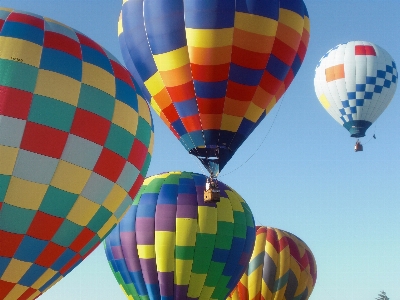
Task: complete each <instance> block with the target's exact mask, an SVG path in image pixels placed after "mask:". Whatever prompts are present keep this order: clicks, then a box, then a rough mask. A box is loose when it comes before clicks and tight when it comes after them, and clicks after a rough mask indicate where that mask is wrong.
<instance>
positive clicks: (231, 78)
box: [119, 0, 309, 177]
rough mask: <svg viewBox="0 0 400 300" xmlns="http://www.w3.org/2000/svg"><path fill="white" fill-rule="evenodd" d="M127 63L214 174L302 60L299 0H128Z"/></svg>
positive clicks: (304, 28) (304, 32) (304, 19)
mask: <svg viewBox="0 0 400 300" xmlns="http://www.w3.org/2000/svg"><path fill="white" fill-rule="evenodd" d="M121 19H122V20H121V22H120V26H119V32H120V45H121V49H122V54H123V57H124V61H125V63H126V65H127V68H128V69H129V70H130V72H131V73H132V74H133V75H134V76H135V75H137V76H138V77H137V80H138V84H139V86H140V87H141V89H142V91H143V94H144V96H145V99H147V100H148V101H149V102H150V103H151V106H152V107H153V108H154V110H155V111H156V112H157V114H158V115H159V116H160V117H161V119H162V120H163V121H164V123H165V124H166V125H167V126H168V127H169V128H170V129H171V131H172V132H173V133H174V135H175V136H176V137H177V138H178V139H179V141H180V142H181V143H182V145H183V146H184V147H185V148H186V150H187V151H188V152H189V153H190V154H193V155H194V156H196V157H197V158H198V159H199V160H200V161H201V162H202V163H203V165H204V167H205V168H206V169H207V170H208V171H209V173H210V174H211V176H212V177H216V176H217V175H218V174H219V172H220V171H221V170H222V169H223V168H224V166H225V165H226V163H227V162H228V161H229V160H230V159H231V157H232V156H233V155H234V153H235V152H236V150H237V149H238V148H239V147H240V146H241V144H242V143H243V142H244V141H245V140H246V138H247V137H248V135H249V134H250V133H251V132H252V131H253V130H254V128H255V127H256V126H257V125H258V124H259V121H261V119H262V118H263V117H264V116H265V112H266V111H267V112H268V111H269V110H270V109H271V108H272V107H273V106H274V105H275V103H276V101H277V100H278V99H279V97H280V96H282V94H283V93H284V91H285V90H286V89H287V88H288V86H289V84H290V82H291V81H292V79H293V77H294V76H295V74H296V73H297V71H298V69H299V67H300V65H301V64H302V62H303V59H304V56H305V53H306V49H307V45H308V39H309V19H308V13H307V10H306V7H305V5H304V3H303V1H302V0H279V1H270V0H216V1H199V0H197V1H195V0H193V1H184V0H158V1H154V0H151V1H149V0H125V1H124V4H123V7H122V17H121Z"/></svg>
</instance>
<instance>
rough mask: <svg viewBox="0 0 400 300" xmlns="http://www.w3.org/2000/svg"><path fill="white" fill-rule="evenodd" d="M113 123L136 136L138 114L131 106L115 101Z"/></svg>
mask: <svg viewBox="0 0 400 300" xmlns="http://www.w3.org/2000/svg"><path fill="white" fill-rule="evenodd" d="M112 122H113V123H114V124H116V125H118V126H120V127H122V128H124V129H125V130H127V131H128V132H129V133H131V134H133V135H136V130H137V126H138V113H137V111H135V110H134V109H133V108H132V107H130V106H129V105H127V104H125V103H123V102H121V101H119V100H117V101H115V108H114V115H113V118H112Z"/></svg>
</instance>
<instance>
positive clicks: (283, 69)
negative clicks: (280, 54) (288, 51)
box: [265, 54, 290, 81]
mask: <svg viewBox="0 0 400 300" xmlns="http://www.w3.org/2000/svg"><path fill="white" fill-rule="evenodd" d="M265 69H266V70H267V71H268V72H269V73H271V75H272V76H274V77H275V78H277V79H279V80H280V81H283V80H284V79H285V77H286V74H287V73H288V72H289V69H290V66H288V65H287V64H285V63H284V62H283V61H281V60H280V59H279V58H277V57H276V56H275V55H273V54H271V56H270V58H269V60H268V64H267V67H266V68H265Z"/></svg>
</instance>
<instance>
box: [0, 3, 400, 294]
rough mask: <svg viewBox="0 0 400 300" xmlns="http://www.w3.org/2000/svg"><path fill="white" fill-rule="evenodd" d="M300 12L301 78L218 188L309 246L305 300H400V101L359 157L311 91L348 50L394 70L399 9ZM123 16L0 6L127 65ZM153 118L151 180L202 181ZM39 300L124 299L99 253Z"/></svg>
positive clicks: (99, 9) (110, 6) (88, 9)
mask: <svg viewBox="0 0 400 300" xmlns="http://www.w3.org/2000/svg"><path fill="white" fill-rule="evenodd" d="M304 1H305V3H306V6H307V8H308V11H309V15H310V20H311V39H310V44H309V48H308V51H307V55H306V58H305V61H304V63H303V66H302V67H301V69H300V71H299V73H298V74H297V77H296V78H295V80H294V82H293V83H292V85H291V86H290V88H289V89H288V91H287V93H286V94H285V96H284V97H283V98H282V99H281V102H280V103H278V104H277V105H276V107H275V108H274V109H273V110H272V111H271V113H270V115H269V116H267V118H266V119H264V121H263V122H262V123H261V124H260V125H259V127H258V128H257V129H256V130H255V131H254V132H253V134H252V135H251V136H250V137H249V138H248V139H247V140H246V142H245V143H244V144H243V145H242V147H241V148H240V149H239V150H238V151H237V153H236V154H235V156H234V157H233V159H232V160H231V161H230V162H229V163H228V164H227V166H226V167H225V169H224V170H223V172H222V173H221V175H220V177H219V178H220V180H221V181H223V182H224V183H226V184H228V185H229V186H231V187H232V188H233V189H235V190H236V191H237V192H238V193H239V194H240V195H241V196H242V197H243V198H244V199H245V200H246V201H247V202H248V204H249V205H250V208H251V209H252V211H253V214H254V217H255V220H256V223H257V224H258V225H265V226H272V227H276V228H279V229H283V230H286V231H289V232H291V233H293V234H295V235H297V236H298V237H300V238H301V239H302V240H304V241H305V242H306V243H307V244H308V246H309V247H310V248H311V250H312V252H313V253H314V256H315V258H316V261H317V267H318V278H317V283H316V286H315V289H314V292H313V294H312V295H311V297H310V299H311V300H343V299H346V300H367V299H375V297H376V296H377V295H378V293H379V291H381V290H384V291H386V293H387V295H388V297H389V298H390V299H391V300H400V255H399V253H400V242H399V238H398V231H399V229H400V201H399V200H400V189H399V185H400V180H399V179H400V158H399V153H400V137H399V134H398V132H399V129H400V118H399V117H398V116H399V114H400V91H397V93H396V94H395V96H394V98H393V101H392V102H391V104H390V105H389V107H388V108H387V110H386V111H385V112H384V113H383V114H382V115H381V117H380V118H379V119H378V120H377V122H376V123H374V124H373V125H372V126H371V128H370V129H369V130H368V131H367V136H366V137H365V138H363V139H362V142H363V143H364V151H363V152H358V153H355V152H354V150H353V149H354V148H353V147H354V143H355V140H354V139H352V138H350V137H349V134H348V132H347V131H346V130H345V129H344V128H343V127H341V126H340V125H339V124H338V123H336V122H335V121H334V120H333V119H332V118H331V117H330V116H329V115H328V114H327V113H326V112H325V110H324V109H323V108H322V106H321V105H320V103H319V101H318V100H317V97H316V96H315V93H314V83H313V79H314V70H315V67H316V65H317V63H318V61H319V59H320V58H321V57H322V56H323V55H324V54H325V53H326V52H327V51H328V50H329V49H331V48H332V47H334V46H336V45H337V44H339V43H346V42H348V41H352V40H365V41H370V42H373V43H376V44H378V45H379V46H381V47H382V48H384V49H386V50H387V51H388V52H389V53H390V54H391V55H392V57H393V58H394V60H395V61H396V62H397V64H398V65H400V54H399V49H400V39H399V37H398V30H399V29H398V28H400V18H399V12H400V1H399V0H304ZM121 5H122V0H0V6H4V7H10V8H15V9H20V10H25V11H30V12H34V13H37V14H41V15H44V16H47V17H50V18H53V19H56V20H58V21H60V22H63V23H65V24H67V25H69V26H71V27H73V28H75V29H77V30H79V31H81V32H83V33H85V34H86V35H88V36H89V37H91V38H92V39H93V40H95V41H96V42H98V43H99V44H101V45H102V46H103V47H105V48H106V49H108V50H109V51H110V52H111V53H113V54H114V55H115V56H116V57H117V58H119V59H120V60H121V62H123V61H122V56H121V54H120V50H119V44H118V39H117V22H118V16H119V11H120V9H121ZM153 117H154V122H155V148H154V153H153V159H152V162H151V165H150V169H149V173H148V175H154V174H158V173H161V172H165V171H177V170H179V171H194V172H199V173H205V171H204V170H203V169H202V168H201V167H200V165H199V164H198V163H197V160H196V159H195V158H194V157H192V156H190V155H189V154H187V152H186V151H185V150H184V149H183V147H182V146H181V144H180V143H179V141H178V140H177V139H176V138H175V137H174V136H173V135H172V133H170V132H169V130H168V129H167V128H165V126H164V124H163V123H162V122H161V121H160V120H159V119H158V117H157V115H156V114H153ZM274 119H275V121H274V122H273V120H274ZM374 133H375V135H376V140H374V139H371V137H372V134H374ZM263 141H264V142H263ZM257 149H258V150H257ZM250 157H251V159H250V160H248V159H249V158H250ZM247 160H248V161H247ZM246 161H247V162H246ZM238 167H239V168H238ZM237 168H238V169H237ZM40 299H43V300H46V299H48V300H64V299H68V300H71V299H72V300H75V299H77V300H83V299H85V300H86V299H99V300H106V299H116V300H118V299H121V300H122V299H126V298H125V296H124V295H123V293H122V291H121V290H120V288H119V286H118V284H117V282H116V280H115V279H114V277H113V275H112V273H111V271H110V269H109V266H108V263H107V260H106V257H105V255H104V251H103V246H102V245H101V246H100V247H98V248H97V249H96V250H95V251H94V252H93V253H92V254H91V255H90V256H89V257H88V258H87V259H86V260H85V261H84V262H83V263H81V264H80V265H79V266H78V267H76V268H75V269H74V270H73V271H72V272H71V273H69V274H68V275H67V276H66V277H65V278H64V279H63V280H61V281H60V282H59V283H58V284H56V285H55V286H54V287H52V288H51V289H50V290H49V291H48V292H46V293H45V294H44V295H43V296H41V297H40Z"/></svg>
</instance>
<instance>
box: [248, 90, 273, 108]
mask: <svg viewBox="0 0 400 300" xmlns="http://www.w3.org/2000/svg"><path fill="white" fill-rule="evenodd" d="M273 97H274V96H273V95H271V94H270V93H268V92H266V91H265V90H264V89H262V88H261V87H257V90H256V92H255V94H254V97H253V99H252V102H253V103H254V104H255V105H257V106H258V107H260V108H262V109H265V108H266V107H267V106H268V103H269V102H270V101H271V100H272V98H273Z"/></svg>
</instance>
